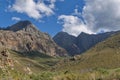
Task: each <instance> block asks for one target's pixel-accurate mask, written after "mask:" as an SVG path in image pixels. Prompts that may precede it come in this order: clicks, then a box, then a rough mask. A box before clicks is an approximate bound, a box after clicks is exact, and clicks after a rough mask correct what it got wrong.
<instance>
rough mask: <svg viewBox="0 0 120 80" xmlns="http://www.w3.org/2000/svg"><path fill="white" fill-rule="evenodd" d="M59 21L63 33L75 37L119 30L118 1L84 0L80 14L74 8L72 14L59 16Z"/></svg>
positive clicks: (119, 8) (119, 13)
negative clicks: (61, 22) (60, 21)
mask: <svg viewBox="0 0 120 80" xmlns="http://www.w3.org/2000/svg"><path fill="white" fill-rule="evenodd" d="M76 16H77V17H76ZM81 17H82V18H81ZM83 19H84V22H83ZM59 20H62V21H63V31H65V32H68V33H69V34H72V35H75V36H77V35H78V34H79V33H81V32H86V33H99V32H100V31H104V32H107V31H116V30H120V0H85V6H84V7H83V12H82V13H80V12H79V11H78V9H77V8H76V9H75V10H74V14H71V15H61V16H59Z"/></svg>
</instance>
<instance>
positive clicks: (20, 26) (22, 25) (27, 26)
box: [7, 20, 37, 32]
mask: <svg viewBox="0 0 120 80" xmlns="http://www.w3.org/2000/svg"><path fill="white" fill-rule="evenodd" d="M31 29H33V30H37V29H36V27H35V26H34V25H33V24H32V23H31V22H30V21H28V20H25V21H19V22H17V23H16V24H14V25H12V26H10V27H8V28H7V30H10V31H14V32H16V31H20V30H25V31H30V30H31Z"/></svg>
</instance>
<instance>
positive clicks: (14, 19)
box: [12, 17, 21, 21]
mask: <svg viewBox="0 0 120 80" xmlns="http://www.w3.org/2000/svg"><path fill="white" fill-rule="evenodd" d="M12 20H13V21H20V20H21V18H19V17H12Z"/></svg>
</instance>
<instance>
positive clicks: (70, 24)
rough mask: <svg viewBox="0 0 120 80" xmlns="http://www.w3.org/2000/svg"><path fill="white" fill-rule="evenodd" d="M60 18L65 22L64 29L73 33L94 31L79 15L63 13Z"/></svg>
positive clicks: (75, 34)
mask: <svg viewBox="0 0 120 80" xmlns="http://www.w3.org/2000/svg"><path fill="white" fill-rule="evenodd" d="M58 20H61V21H62V23H63V30H62V31H64V32H67V33H69V34H71V35H74V36H77V35H79V34H80V33H81V32H83V31H84V32H86V33H92V32H91V31H89V29H87V27H86V25H85V24H84V23H83V22H82V21H81V20H80V19H79V18H78V17H77V16H72V15H61V16H59V18H58Z"/></svg>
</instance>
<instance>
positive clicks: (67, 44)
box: [53, 32, 116, 56]
mask: <svg viewBox="0 0 120 80" xmlns="http://www.w3.org/2000/svg"><path fill="white" fill-rule="evenodd" d="M114 33H116V32H106V33H101V34H87V33H84V32H82V33H81V34H80V35H79V36H78V37H74V36H72V35H69V34H67V33H65V32H60V33H58V34H57V35H55V36H54V37H53V40H54V41H55V42H56V43H57V44H58V45H59V46H60V47H62V48H64V49H66V50H67V52H68V53H69V55H71V56H73V55H76V54H81V53H83V52H85V51H87V50H88V49H90V48H91V47H93V46H94V45H96V44H97V43H99V42H101V41H103V40H105V39H107V38H108V37H110V36H111V35H112V34H114Z"/></svg>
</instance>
